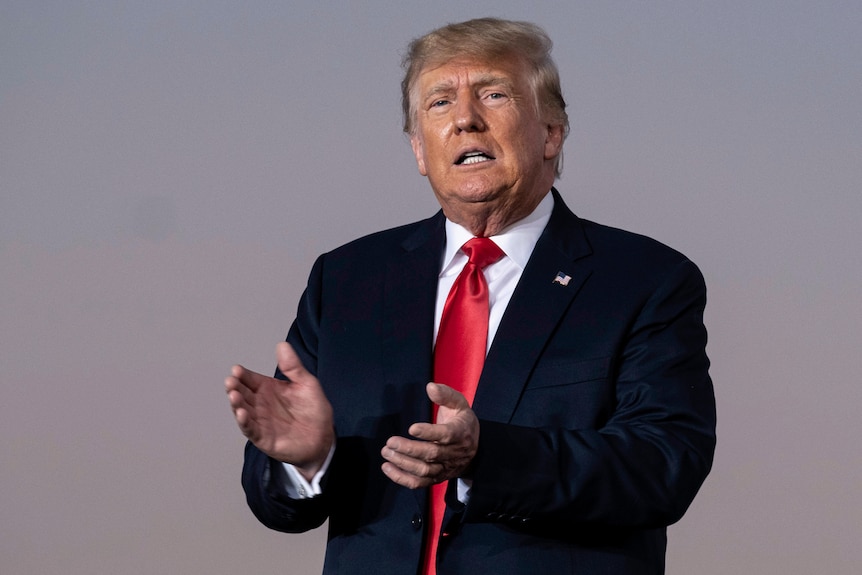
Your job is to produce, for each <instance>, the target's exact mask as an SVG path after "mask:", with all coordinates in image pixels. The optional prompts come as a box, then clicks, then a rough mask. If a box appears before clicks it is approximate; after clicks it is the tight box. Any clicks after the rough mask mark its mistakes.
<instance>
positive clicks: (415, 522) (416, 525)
mask: <svg viewBox="0 0 862 575" xmlns="http://www.w3.org/2000/svg"><path fill="white" fill-rule="evenodd" d="M410 525H412V526H413V529H415V530H417V531H418V530H420V529H422V516H421V515H419V514H418V513H417V514H416V515H414V516H413V518H412V519H410Z"/></svg>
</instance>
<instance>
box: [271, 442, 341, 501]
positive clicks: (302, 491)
mask: <svg viewBox="0 0 862 575" xmlns="http://www.w3.org/2000/svg"><path fill="white" fill-rule="evenodd" d="M334 453H335V444H334V443H333V444H332V447H330V448H329V454H328V455H327V456H326V460H325V461H324V462H323V466H322V467H321V468H320V471H318V472H317V473H315V474H314V477H312V478H311V481H308V480H307V479H305V477H303V476H302V474H301V473H300V472H299V471H298V470H297V469H296V467H294V466H293V465H291V464H290V463H282V464H281V465H282V467H284V471H285V473H286V474H287V481H285V483H284V491H285V493H287V496H288V497H290V498H291V499H310V498H312V497H316V496H318V495H320V494H321V493H323V489H322V488H321V487H320V480H321V479H323V476H324V474H325V473H326V470H327V469H329V463H330V462H331V461H332V455H333V454H334Z"/></svg>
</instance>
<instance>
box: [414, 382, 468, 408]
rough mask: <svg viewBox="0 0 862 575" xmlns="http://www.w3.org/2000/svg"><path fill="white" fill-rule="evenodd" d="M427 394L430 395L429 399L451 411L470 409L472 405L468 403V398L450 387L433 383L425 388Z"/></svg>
mask: <svg viewBox="0 0 862 575" xmlns="http://www.w3.org/2000/svg"><path fill="white" fill-rule="evenodd" d="M425 393H427V394H428V399H430V400H431V401H433V402H434V403H436V404H437V405H439V406H440V407H448V408H450V409H469V408H470V403H469V402H468V401H467V398H466V397H464V396H463V395H462V394H461V393H460V392H458V391H455V390H454V389H452V388H451V387H449V386H448V385H444V384H442V383H433V382H432V383H429V384H428V385H426V386H425Z"/></svg>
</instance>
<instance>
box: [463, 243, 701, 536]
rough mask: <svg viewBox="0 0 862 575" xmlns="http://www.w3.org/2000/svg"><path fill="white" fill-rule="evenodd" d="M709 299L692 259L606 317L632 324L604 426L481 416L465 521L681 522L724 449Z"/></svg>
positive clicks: (615, 361) (613, 366) (614, 365)
mask: <svg viewBox="0 0 862 575" xmlns="http://www.w3.org/2000/svg"><path fill="white" fill-rule="evenodd" d="M579 297H581V296H579ZM584 297H586V296H584ZM705 301H706V291H705V286H704V283H703V278H702V276H701V274H700V272H699V270H698V269H697V268H696V267H695V266H694V264H692V263H691V262H690V261H688V260H685V259H683V260H682V261H679V262H678V263H676V265H675V266H671V267H670V270H669V271H668V272H667V273H664V274H663V277H662V278H661V280H660V281H657V282H656V285H655V287H654V288H653V289H652V291H651V293H649V294H648V295H647V296H645V297H644V298H643V301H639V300H638V299H637V298H634V299H633V300H632V302H633V303H634V305H630V304H626V303H620V304H619V307H618V308H617V309H615V310H614V312H613V314H612V315H613V316H614V317H615V318H616V321H615V322H609V323H615V324H618V325H621V326H623V328H621V329H620V331H619V333H620V334H621V337H619V338H618V339H619V341H618V343H617V344H615V345H616V346H617V347H616V349H613V350H612V351H611V352H609V354H610V357H609V361H608V368H607V373H608V382H607V384H606V386H605V389H608V390H609V395H610V397H609V398H608V400H607V402H606V403H607V405H608V407H607V408H606V409H605V412H606V413H607V415H606V416H602V415H599V416H598V417H597V418H596V420H597V423H595V424H590V423H585V422H584V421H581V420H579V419H578V418H574V419H572V420H571V421H572V423H571V425H568V426H559V425H555V426H547V427H542V426H535V427H534V426H521V425H517V424H513V423H511V422H501V421H487V420H485V421H481V424H480V429H481V431H480V439H479V450H478V453H477V456H476V458H475V460H474V464H473V469H472V479H473V488H472V492H471V497H470V500H469V503H468V504H467V507H466V509H465V510H464V516H463V519H464V520H465V521H468V522H477V521H478V522H481V521H501V522H508V523H511V524H513V525H516V526H519V527H521V528H525V529H529V528H531V526H532V527H534V528H538V529H545V528H552V529H554V530H558V529H559V528H566V527H567V526H568V527H570V528H577V527H582V526H593V527H597V526H608V527H620V526H626V527H634V528H650V527H661V526H666V525H669V524H671V523H673V522H675V521H677V520H678V519H679V518H680V517H681V516H682V514H683V513H684V512H685V510H686V508H687V507H688V506H689V504H690V503H691V501H692V499H693V498H694V495H695V493H696V492H697V490H698V489H699V487H700V485H701V483H702V482H703V480H704V479H705V477H706V475H707V473H708V471H709V469H710V466H711V463H712V455H713V450H714V445H715V419H714V418H715V407H714V399H713V392H712V384H711V381H710V378H709V375H708V373H707V369H708V366H709V361H708V359H707V357H706V354H705V345H706V331H705V328H704V326H703V310H704V305H705ZM627 305H628V306H629V307H630V309H626V306H627ZM565 327H566V326H565V325H563V326H561V327H560V329H561V330H563V329H565ZM596 329H597V330H600V329H601V328H596ZM609 329H610V330H613V329H617V328H614V327H612V326H610V327H609ZM596 339H598V340H600V339H601V336H598V335H597V336H596ZM609 349H610V348H609ZM584 385H585V384H584V383H575V384H574V386H584ZM574 386H572V385H570V386H568V387H569V389H572V388H573V387H574ZM562 387H565V386H562ZM595 395H596V394H592V395H584V397H585V398H589V397H592V398H593V400H595ZM527 401H528V398H527V397H526V395H525V396H524V398H523V399H522V400H521V402H522V404H524V403H526V402H527ZM596 401H597V403H598V404H601V403H602V400H601V399H599V400H596ZM522 408H523V409H525V410H526V409H531V407H530V406H527V405H521V406H519V409H522ZM553 409H554V407H553V406H552V405H548V410H549V411H550V410H553ZM584 409H587V410H589V409H590V408H589V407H585V408H584ZM602 409H603V408H602V407H597V408H596V409H595V410H594V411H595V412H596V413H601V412H602ZM516 416H517V412H516ZM513 420H517V417H514V418H513ZM450 495H451V493H450Z"/></svg>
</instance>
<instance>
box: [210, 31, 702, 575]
mask: <svg viewBox="0 0 862 575" xmlns="http://www.w3.org/2000/svg"><path fill="white" fill-rule="evenodd" d="M550 47H551V43H550V40H549V39H548V38H547V36H546V35H545V34H544V33H543V32H542V31H541V30H540V29H538V28H537V27H535V26H533V25H530V24H526V23H519V22H509V21H501V20H496V19H481V20H474V21H470V22H464V23H461V24H453V25H449V26H446V27H444V28H441V29H439V30H436V31H434V32H431V33H430V34H428V35H426V36H423V37H422V38H419V39H417V40H415V41H414V42H413V43H412V44H411V45H410V48H409V52H408V54H407V56H406V58H405V67H406V75H405V79H404V82H403V83H402V96H403V105H404V115H405V130H406V131H407V133H408V134H409V136H410V141H411V144H412V147H413V151H414V153H415V156H416V161H417V165H418V168H419V171H420V173H421V174H422V175H424V176H426V177H427V178H428V180H429V182H430V184H431V188H432V189H433V191H434V194H435V195H436V197H437V199H438V201H439V203H440V205H441V207H442V211H441V212H440V213H438V214H437V215H435V216H433V217H432V218H430V219H428V220H424V221H421V222H418V223H414V224H410V225H407V226H403V227H400V228H395V229H392V230H388V231H384V232H381V233H378V234H374V235H371V236H368V237H365V238H362V239H359V240H356V241H355V242H352V243H350V244H347V245H345V246H342V247H340V248H338V249H336V250H334V251H332V252H330V253H328V254H325V255H323V256H321V257H320V258H319V259H318V261H317V262H316V263H315V265H314V268H313V270H312V272H311V276H310V279H309V283H308V287H307V289H306V291H305V293H304V294H303V296H302V299H301V301H300V305H299V310H298V313H297V317H296V320H295V322H294V324H293V326H292V327H291V329H290V332H289V334H288V336H287V342H286V343H282V344H280V345H279V346H278V348H277V355H278V368H279V369H278V371H277V373H276V376H277V377H276V378H270V377H267V376H264V375H261V374H257V373H254V372H251V371H248V370H246V369H244V368H242V367H240V366H235V367H234V368H233V371H232V374H231V376H230V377H228V378H227V380H226V388H227V391H228V396H229V399H230V404H231V406H232V408H233V411H234V414H235V418H236V420H237V423H238V424H239V427H240V429H241V430H242V432H243V433H244V434H245V435H246V436H247V437H248V438H249V440H250V441H249V443H248V444H247V448H246V460H245V467H244V470H243V486H244V488H245V490H246V494H247V498H248V502H249V505H250V506H251V509H252V510H253V512H254V513H255V515H256V516H257V517H258V518H259V519H260V520H261V521H262V522H263V523H264V524H266V525H267V526H269V527H271V528H273V529H278V530H282V531H288V532H297V531H305V530H308V529H311V528H314V527H317V526H319V525H321V524H322V523H323V522H324V521H325V520H326V519H327V518H328V519H329V539H328V544H327V549H326V559H325V566H324V572H325V573H339V574H345V573H348V574H351V573H374V574H387V573H393V574H399V575H403V574H405V573H410V574H414V573H423V574H428V573H435V572H436V573H440V574H441V575H450V574H462V573H470V574H472V575H475V574H476V573H495V574H497V575H499V574H507V573H542V574H545V573H554V574H557V573H587V574H592V573H635V574H640V573H662V572H663V571H664V555H665V544H666V535H665V527H666V526H667V525H669V524H671V523H673V522H675V521H677V520H678V519H679V518H680V517H681V516H682V514H683V513H684V512H685V510H686V509H687V507H688V505H689V504H690V503H691V501H692V499H693V497H694V496H695V493H696V492H697V490H698V489H699V487H700V485H701V483H702V482H703V480H704V478H705V477H706V474H707V473H708V471H709V469H710V466H711V463H712V454H713V449H714V445H715V411H714V400H713V393H712V385H711V382H710V379H709V376H708V373H707V369H708V364H709V362H708V359H707V357H706V354H705V351H704V348H705V345H706V332H705V329H704V327H703V321H702V316H703V307H704V304H705V288H704V285H703V280H702V277H701V275H700V273H699V271H698V270H697V268H696V267H695V266H694V264H692V263H691V262H690V261H689V260H687V259H686V258H685V257H684V256H682V255H681V254H679V253H678V252H675V251H673V250H671V249H670V248H667V247H665V246H662V245H661V244H659V243H657V242H655V241H653V240H650V239H648V238H644V237H642V236H637V235H634V234H630V233H627V232H623V231H620V230H614V229H611V228H607V227H604V226H600V225H598V224H595V223H592V222H588V221H585V220H581V219H579V218H577V217H576V216H575V215H574V214H572V213H571V212H570V211H569V210H568V208H567V207H566V206H565V204H564V203H563V201H562V199H561V197H560V196H559V194H558V193H557V192H556V190H553V189H552V185H553V183H554V180H555V178H556V176H557V175H558V174H559V162H560V154H561V150H562V146H563V141H564V139H565V137H566V133H567V129H568V120H567V116H566V112H565V103H564V101H563V98H562V96H561V93H560V85H559V78H558V74H557V70H556V67H555V65H554V63H553V61H552V60H551V58H550ZM473 238H478V239H473ZM484 238H490V242H489V241H488V240H487V239H484ZM489 244H490V245H489ZM480 250H490V251H491V252H494V253H493V254H492V255H490V256H488V257H487V261H483V262H481V263H479V262H478V260H476V259H475V257H478V256H476V254H477V253H479V251H480ZM488 253H490V252H488ZM468 256H469V257H468ZM482 257H485V256H482ZM482 268H484V270H482ZM463 282H467V283H463ZM469 282H473V283H469ZM459 286H460V287H459ZM464 286H468V287H464ZM459 290H460V291H459ZM465 290H466V291H467V292H469V293H470V294H471V297H472V298H473V299H470V298H469V297H467V298H465V297H464V295H463V294H464V293H465ZM450 292H451V293H450ZM465 302H466V303H465ZM474 305H475V306H477V307H470V306H474ZM459 306H464V307H459ZM483 306H484V307H483ZM458 310H468V311H458ZM469 310H479V311H478V312H474V311H469ZM475 313H478V315H469V314H475ZM459 314H461V315H459ZM464 314H467V315H464ZM477 317H478V318H480V319H479V320H477V319H476V318H477ZM465 318H466V319H465ZM453 325H455V326H460V327H457V328H453V327H452V326H453ZM465 334H466V335H465ZM453 338H454V339H453ZM458 338H460V339H458ZM470 349H473V350H475V349H480V350H481V351H479V352H478V355H479V357H478V360H477V359H476V357H475V356H476V355H477V354H476V353H475V352H474V353H473V355H472V356H471V355H469V350H470ZM485 352H487V357H484V354H485ZM477 361H478V363H476V362H477ZM483 362H484V365H483ZM471 370H472V372H471ZM470 373H473V375H470ZM480 373H481V375H479V374H480ZM471 378H472V379H473V380H474V381H472V382H471V381H470V380H471ZM475 380H478V382H476V381H475ZM429 381H436V383H427V382H429ZM477 383H478V385H477V386H476V384H477ZM471 399H472V401H471ZM432 406H433V409H432ZM432 413H433V415H432ZM286 560H287V559H286Z"/></svg>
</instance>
